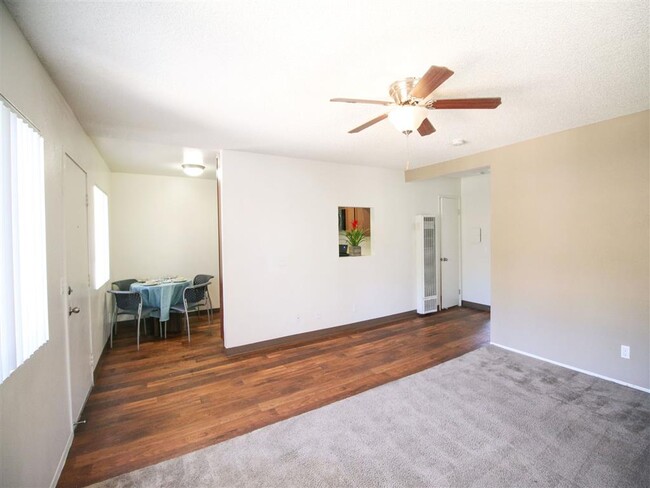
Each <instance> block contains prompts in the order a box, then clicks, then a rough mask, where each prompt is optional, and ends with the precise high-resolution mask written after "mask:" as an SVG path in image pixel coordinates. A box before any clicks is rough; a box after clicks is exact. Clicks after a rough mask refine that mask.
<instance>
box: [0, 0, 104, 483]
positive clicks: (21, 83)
mask: <svg viewBox="0 0 650 488" xmlns="http://www.w3.org/2000/svg"><path fill="white" fill-rule="evenodd" d="M0 93H2V95H3V96H5V97H6V98H7V99H9V100H10V101H11V102H12V103H13V104H14V105H15V106H16V107H17V108H18V109H19V110H20V111H21V112H22V113H23V114H25V115H26V116H27V117H28V118H29V119H31V120H32V121H33V123H34V124H35V125H36V126H37V127H38V128H39V129H40V131H41V134H42V135H43V138H44V139H45V202H46V232H47V273H48V303H49V325H50V340H49V341H48V342H47V343H46V344H45V345H44V346H43V347H41V348H40V349H39V350H38V351H36V353H35V354H34V355H33V356H32V357H31V358H30V359H28V360H27V361H26V362H25V363H24V364H23V365H22V366H21V367H19V368H18V369H17V370H16V371H15V372H14V373H13V374H12V375H11V376H10V377H9V378H8V379H7V380H6V381H5V382H4V383H3V384H2V385H0V439H1V440H0V486H39V487H40V486H48V485H50V484H51V483H52V482H53V481H54V480H55V478H56V476H57V473H58V469H59V468H61V467H62V462H63V460H64V458H63V456H64V455H65V453H66V452H67V447H68V446H69V443H70V442H71V440H72V419H71V414H70V396H69V389H68V378H67V371H66V341H67V339H66V317H67V313H66V308H65V305H66V300H65V297H64V296H63V295H62V294H61V293H60V282H61V280H62V279H63V278H64V277H65V248H64V228H63V217H64V214H63V195H62V191H63V166H62V165H63V160H64V155H65V153H68V154H69V155H70V156H71V157H72V158H73V159H74V160H75V161H76V162H77V163H78V164H79V165H80V166H81V167H82V168H83V169H84V170H85V171H86V172H87V173H88V185H89V189H91V188H92V185H93V184H98V185H100V186H101V187H102V189H103V190H104V191H106V192H107V193H108V194H109V198H110V181H109V172H108V168H107V167H106V165H105V164H104V161H103V160H102V158H101V157H100V155H99V153H98V152H97V150H96V148H95V146H94V145H93V144H92V142H91V141H90V139H89V138H88V137H87V136H86V134H85V133H84V131H83V130H82V128H81V126H80V125H79V123H78V121H77V119H76V118H75V116H74V114H73V113H72V111H71V110H70V107H69V106H68V105H67V103H66V102H65V100H64V99H63V97H62V96H61V93H60V92H59V91H58V89H57V88H56V86H55V85H54V83H53V82H52V80H51V79H50V77H49V76H48V74H47V72H46V71H45V69H44V68H43V66H42V65H41V63H40V62H39V60H38V58H37V57H36V55H35V54H34V52H33V51H32V49H31V48H30V46H29V44H28V43H27V41H26V40H25V38H24V37H23V35H22V34H21V33H20V31H19V29H18V27H17V26H16V24H15V23H14V21H13V19H12V18H11V16H10V14H9V13H8V11H7V10H6V8H5V6H4V4H2V2H0ZM89 224H90V226H91V229H92V225H93V222H92V199H91V207H90V208H89ZM90 239H91V240H90V242H89V245H90V251H91V258H92V250H93V242H92V233H91V236H90ZM91 269H92V268H91ZM105 294H106V293H105V289H100V290H97V291H94V290H92V289H91V320H92V342H93V354H94V356H95V358H98V357H99V353H100V352H101V350H102V347H103V345H104V342H105V340H106V332H107V331H106V330H105V328H104V327H103V325H104V324H103V322H102V320H103V313H102V310H101V307H102V305H103V303H104V295H105Z"/></svg>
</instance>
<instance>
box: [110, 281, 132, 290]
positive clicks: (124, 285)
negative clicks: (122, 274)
mask: <svg viewBox="0 0 650 488" xmlns="http://www.w3.org/2000/svg"><path fill="white" fill-rule="evenodd" d="M137 281H138V280H136V279H133V278H129V279H126V280H119V281H114V282H113V283H111V290H115V291H130V290H131V285H132V284H133V283H135V282H137Z"/></svg>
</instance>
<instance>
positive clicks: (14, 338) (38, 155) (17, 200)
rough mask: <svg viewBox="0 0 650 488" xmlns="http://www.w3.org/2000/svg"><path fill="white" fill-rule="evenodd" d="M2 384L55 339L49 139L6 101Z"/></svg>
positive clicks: (0, 175) (1, 128)
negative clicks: (49, 263) (50, 297)
mask: <svg viewBox="0 0 650 488" xmlns="http://www.w3.org/2000/svg"><path fill="white" fill-rule="evenodd" d="M0 163H1V164H2V166H1V168H0V227H1V229H0V230H1V232H2V233H1V234H0V264H1V267H0V382H2V381H4V380H5V379H6V378H7V377H8V376H9V375H10V374H11V373H12V372H13V371H14V370H15V369H16V368H17V367H18V366H20V365H21V364H22V363H24V362H25V361H26V360H27V359H28V358H29V357H30V356H31V355H32V354H33V353H34V352H35V351H36V350H37V349H38V348H39V347H40V346H42V345H43V344H44V343H45V342H47V340H48V339H49V326H48V312H47V267H46V257H45V249H46V247H45V246H46V245H45V184H44V174H43V173H44V159H43V138H42V137H41V135H40V134H39V133H38V132H37V131H36V130H34V129H33V128H32V127H31V126H30V125H29V124H28V123H27V122H26V121H25V120H23V119H22V118H21V117H20V116H19V115H18V114H16V113H15V112H14V111H13V110H12V109H11V108H10V107H9V106H8V105H7V104H6V103H5V102H4V100H2V99H1V98H0Z"/></svg>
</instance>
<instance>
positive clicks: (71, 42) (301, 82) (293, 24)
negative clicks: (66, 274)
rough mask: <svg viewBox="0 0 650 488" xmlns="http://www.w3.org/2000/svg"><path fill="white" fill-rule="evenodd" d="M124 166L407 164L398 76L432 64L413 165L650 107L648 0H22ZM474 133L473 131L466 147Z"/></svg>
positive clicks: (24, 23)
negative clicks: (387, 108)
mask: <svg viewBox="0 0 650 488" xmlns="http://www.w3.org/2000/svg"><path fill="white" fill-rule="evenodd" d="M6 3H7V6H8V7H9V9H10V11H11V12H12V14H13V15H14V17H15V18H16V20H17V22H18V24H19V26H20V27H21V29H22V30H23V32H24V33H25V36H26V37H27V39H28V40H29V42H30V43H31V44H32V46H33V48H34V49H35V51H36V52H37V54H38V55H39V56H40V58H41V60H42V61H43V63H44V65H45V66H46V68H47V69H48V71H49V72H50V74H51V75H52V77H53V78H54V80H55V82H56V84H57V85H58V86H59V88H60V89H61V91H62V92H63V95H64V96H65V98H66V99H67V100H68V102H69V103H70V105H71V106H72V108H73V110H74V111H75V113H76V114H77V116H78V118H79V120H80V122H81V124H82V125H83V127H84V128H85V129H86V131H87V132H88V134H89V135H90V136H91V137H92V138H93V140H94V141H95V143H96V145H97V147H98V148H99V150H100V152H101V153H102V154H103V156H104V158H105V159H106V161H107V162H108V164H109V166H110V167H111V168H112V169H113V170H116V171H128V172H138V173H152V174H178V171H179V170H178V162H179V161H180V159H181V153H182V147H184V146H186V147H198V148H201V149H204V150H207V151H212V154H214V151H216V150H218V149H234V150H242V151H252V152H259V153H266V154H277V155H286V156H293V157H299V158H307V159H316V160H325V161H333V162H339V163H351V164H364V165H374V166H382V167H389V168H403V167H404V163H405V160H406V157H407V148H406V143H405V137H404V136H403V135H401V134H400V133H398V132H397V131H396V130H395V129H394V128H393V127H392V126H391V125H390V123H389V122H388V121H385V122H382V123H380V124H377V125H375V126H373V127H371V128H369V129H367V130H365V131H363V132H361V133H359V134H348V133H347V131H348V130H349V129H352V128H353V127H356V126H357V125H359V124H361V123H363V122H365V121H367V120H369V119H371V118H373V117H375V116H376V115H378V114H381V113H382V109H383V108H384V107H381V106H372V105H349V104H334V103H330V102H329V99H330V98H332V97H355V98H378V99H387V98H388V93H387V91H388V86H389V84H390V83H391V82H392V81H394V80H397V79H400V78H404V77H406V76H420V75H422V74H423V73H424V72H425V71H426V70H427V68H428V67H429V66H430V65H432V64H435V65H439V66H447V67H449V68H450V69H452V70H453V71H455V75H453V76H452V77H451V78H450V79H449V80H447V81H446V82H445V83H444V84H443V85H442V86H441V87H440V88H439V89H438V90H437V91H436V92H435V94H436V98H457V97H485V96H501V97H502V98H503V104H502V105H501V106H500V107H499V108H497V109H496V110H444V111H443V110H440V111H433V112H431V114H430V119H431V121H432V123H433V125H434V126H435V127H436V129H437V132H436V133H434V134H433V135H431V136H428V137H424V138H420V137H419V136H417V135H416V136H414V137H411V141H410V152H411V158H410V159H411V167H418V166H423V165H427V164H432V163H436V162H441V161H445V160H448V159H452V158H456V157H460V156H464V155H468V154H472V153H476V152H480V151H484V150H487V149H491V148H495V147H499V146H504V145H507V144H511V143H514V142H517V141H521V140H525V139H530V138H533V137H537V136H541V135H544V134H549V133H552V132H557V131H560V130H564V129H568V128H572V127H577V126H581V125H585V124H589V123H592V122H596V121H600V120H605V119H609V118H612V117H616V116H620V115H625V114H629V113H633V112H637V111H640V110H644V109H647V108H648V103H649V88H648V87H649V84H650V82H649V74H648V71H649V48H648V42H649V41H648V38H649V34H648V17H649V7H648V1H647V0H645V1H622V2H614V1H609V2H608V1H605V2H599V3H595V2H577V1H547V2H532V1H516V2H502V1H481V2H467V1H464V2H432V1H402V2H395V1H390V2H389V1H385V0H381V1H378V0H374V1H355V2H353V1H349V0H346V1H338V0H333V1H327V2H318V3H316V2H306V1H304V0H302V1H275V2H246V1H212V2H158V3H155V2H154V3H151V2H87V1H83V2H82V1H79V2H77V1H66V2H43V1H30V0H27V1H25V0H22V1H6ZM454 138H463V139H465V140H467V144H465V145H463V146H452V145H451V140H452V139H454Z"/></svg>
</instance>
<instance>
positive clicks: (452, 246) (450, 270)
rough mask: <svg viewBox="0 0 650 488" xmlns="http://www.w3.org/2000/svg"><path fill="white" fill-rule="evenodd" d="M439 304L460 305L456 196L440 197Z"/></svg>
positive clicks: (458, 235)
mask: <svg viewBox="0 0 650 488" xmlns="http://www.w3.org/2000/svg"><path fill="white" fill-rule="evenodd" d="M440 295H441V300H440V304H441V307H442V308H443V309H445V308H449V307H455V306H458V305H460V205H459V200H458V198H457V197H440Z"/></svg>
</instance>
